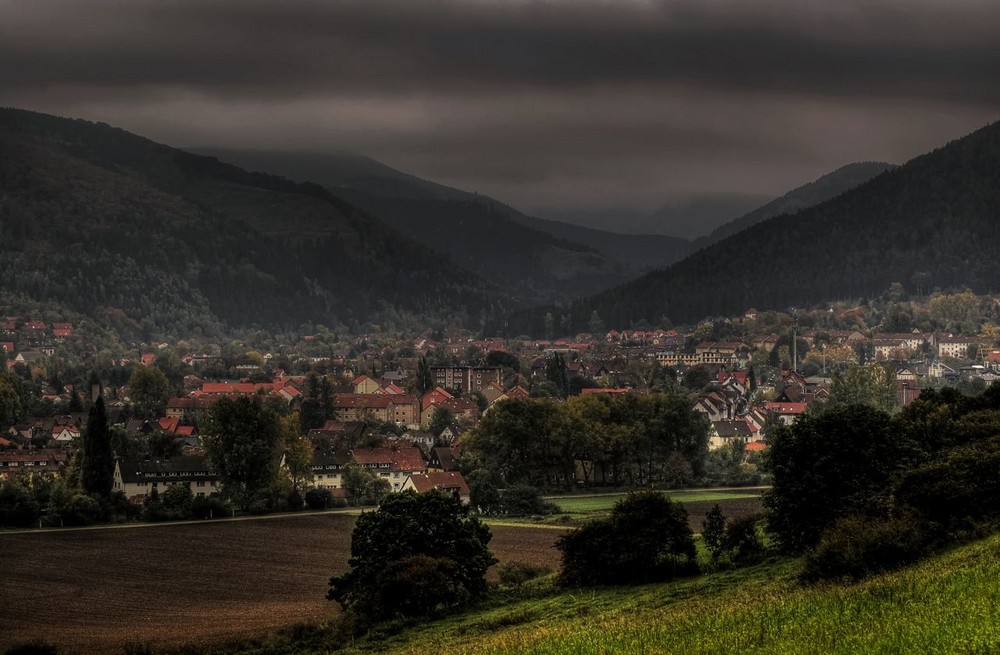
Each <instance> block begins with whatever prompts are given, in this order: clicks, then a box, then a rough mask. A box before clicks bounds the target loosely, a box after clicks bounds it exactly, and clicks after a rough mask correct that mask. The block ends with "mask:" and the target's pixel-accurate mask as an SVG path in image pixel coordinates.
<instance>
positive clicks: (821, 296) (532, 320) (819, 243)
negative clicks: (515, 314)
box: [515, 123, 1000, 333]
mask: <svg viewBox="0 0 1000 655" xmlns="http://www.w3.org/2000/svg"><path fill="white" fill-rule="evenodd" d="M998 228H1000V123H994V124H991V125H989V126H987V127H985V128H982V129H981V130H979V131H977V132H974V133H973V134H970V135H968V136H966V137H964V138H962V139H958V140H956V141H953V142H951V143H949V144H948V145H946V146H944V147H942V148H940V149H938V150H935V151H934V152H931V153H929V154H926V155H923V156H921V157H917V158H916V159H913V160H911V161H910V162H908V163H907V164H905V165H903V166H901V167H899V168H897V169H895V170H892V171H888V172H886V173H883V174H881V175H878V176H877V177H875V178H874V179H872V180H870V181H868V182H866V183H864V184H862V185H861V186H858V187H856V188H855V189H853V190H851V191H848V192H846V193H844V194H841V195H839V196H837V197H836V198H833V199H831V200H829V201H827V202H825V203H822V204H820V205H817V206H815V207H812V208H809V209H805V210H803V211H800V212H798V213H797V214H785V215H782V216H778V217H775V218H772V219H770V220H767V221H765V222H763V223H760V224H758V225H755V226H753V227H751V228H749V229H747V230H745V231H743V232H740V233H738V234H736V235H733V236H731V237H729V238H726V239H724V240H722V241H720V242H719V243H716V244H714V245H711V246H709V247H707V248H704V249H703V250H700V251H699V252H697V253H695V254H693V255H692V256H690V257H688V258H687V259H685V260H683V261H681V262H679V263H677V264H674V265H673V266H670V267H668V268H666V269H663V270H660V271H656V272H653V273H650V274H648V275H645V276H643V277H641V278H639V279H638V280H635V281H633V282H630V283H628V284H625V285H623V286H621V287H618V288H615V289H612V290H609V291H607V292H604V293H601V294H597V295H595V296H592V297H590V298H586V299H583V300H580V301H577V302H574V303H573V304H572V306H571V307H570V308H569V311H570V313H571V316H572V320H573V324H574V326H575V328H576V329H584V327H585V325H586V323H587V322H588V320H589V317H590V316H591V313H592V312H594V311H596V312H597V313H598V314H599V316H600V317H601V318H602V319H604V321H605V322H606V323H607V324H608V325H609V326H614V327H628V326H630V325H633V324H634V323H636V322H638V321H640V320H646V321H649V322H651V323H653V324H657V323H661V322H663V320H664V319H669V320H670V321H673V322H675V323H688V322H693V321H698V320H700V319H702V318H704V317H706V316H719V315H733V314H736V313H739V312H742V311H744V310H745V309H747V308H748V307H750V306H754V307H757V308H759V309H770V308H775V309H783V308H787V307H789V306H802V305H811V304H814V303H820V302H824V301H829V300H835V299H841V298H849V297H855V298H856V297H871V296H873V295H877V294H879V293H881V292H882V291H884V290H885V289H887V288H888V287H889V285H890V284H892V283H893V282H901V283H902V284H903V285H904V286H905V287H906V288H907V289H908V290H909V291H911V292H913V293H927V292H929V291H931V290H933V289H934V288H941V289H953V288H962V287H969V288H971V289H972V290H974V291H978V292H989V291H993V290H996V289H1000V268H998V267H997V266H996V265H995V261H996V259H997V258H998V256H1000V240H998V239H997V238H996V235H997V234H998ZM544 311H548V310H539V311H535V312H532V313H531V315H530V316H526V317H525V319H526V320H522V321H520V323H519V324H518V325H516V327H515V329H518V328H519V329H522V330H529V329H530V330H533V331H534V332H536V333H537V332H540V331H541V329H542V328H541V325H542V324H541V321H542V317H543V316H544ZM564 312H565V310H564Z"/></svg>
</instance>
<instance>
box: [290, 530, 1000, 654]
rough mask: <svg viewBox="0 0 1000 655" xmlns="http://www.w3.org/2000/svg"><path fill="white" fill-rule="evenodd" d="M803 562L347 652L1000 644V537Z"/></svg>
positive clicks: (594, 597)
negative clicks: (848, 561) (831, 571)
mask: <svg viewBox="0 0 1000 655" xmlns="http://www.w3.org/2000/svg"><path fill="white" fill-rule="evenodd" d="M796 570H797V563H796V562H784V563H776V564H767V565H761V566H758V567H755V568H752V569H747V570H743V571H735V572H724V573H716V574H712V575H706V576H704V577H701V578H698V579H694V580H689V581H683V582H679V583H673V584H664V585H650V586H647V587H641V588H638V589H620V588H617V589H604V590H597V591H593V590H586V591H582V590H575V591H571V592H566V593H561V594H556V595H551V596H542V597H538V598H527V599H524V600H519V601H515V602H512V603H510V604H507V605H504V606H500V607H496V608H492V609H488V610H486V611H482V612H477V613H469V614H467V615H464V616H460V617H456V618H452V619H449V620H446V621H442V622H439V623H430V624H425V625H421V626H416V627H414V628H412V629H410V630H408V631H406V632H405V633H403V634H400V635H396V636H393V637H387V638H385V639H382V640H380V641H379V642H377V643H374V644H373V643H369V644H366V645H364V646H361V647H355V648H353V649H347V651H346V652H369V651H370V650H372V649H378V650H379V651H380V652H388V653H428V654H436V653H443V652H447V653H487V654H490V655H501V654H507V653H510V654H512V655H513V654H519V653H535V654H539V655H541V654H552V655H559V654H562V653H683V654H685V655H689V654H697V653H761V654H764V653H768V654H783V653H986V652H994V651H995V649H997V648H1000V622H998V621H997V612H998V610H1000V587H998V586H997V584H996V580H997V579H998V576H1000V537H993V538H991V539H987V540H984V541H981V542H978V543H975V544H972V545H969V546H966V547H963V548H959V549H956V550H954V551H951V552H948V553H946V554H944V555H941V556H939V557H937V558H935V559H933V560H930V561H927V562H925V563H924V564H921V565H919V566H916V567H913V568H910V569H907V570H904V571H900V572H897V573H894V574H890V575H883V576H880V577H877V578H874V579H872V580H869V581H867V582H864V583H860V584H855V585H847V586H826V587H808V588H807V587H801V586H799V585H798V584H797V583H796V582H795V581H794V575H795V572H796ZM383 649H384V651H383ZM303 652H305V651H303Z"/></svg>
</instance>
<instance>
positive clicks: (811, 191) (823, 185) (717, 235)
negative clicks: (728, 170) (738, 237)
mask: <svg viewBox="0 0 1000 655" xmlns="http://www.w3.org/2000/svg"><path fill="white" fill-rule="evenodd" d="M893 168H895V166H894V165H893V164H887V163H885V162H880V161H869V162H855V163H853V164H847V165H846V166H841V167H840V168H838V169H837V170H835V171H833V172H832V173H827V174H826V175H824V176H822V177H820V178H819V179H817V180H815V181H813V182H810V183H808V184H803V185H802V186H800V187H797V188H795V189H792V190H791V191H789V192H788V193H786V194H785V195H783V196H781V197H780V198H775V199H774V200H772V201H771V202H769V203H767V204H766V205H763V206H761V207H758V208H757V209H755V210H753V211H751V212H749V213H747V214H744V215H743V216H740V217H739V218H737V219H735V220H733V221H730V222H729V223H726V224H725V225H721V226H719V227H717V228H715V229H714V230H712V233H711V234H709V235H708V236H705V237H701V238H699V239H695V240H694V242H693V249H692V250H698V249H701V248H704V247H706V246H710V245H712V244H713V243H718V242H719V241H722V240H723V239H725V238H726V237H729V236H732V235H734V234H736V233H737V232H742V231H743V230H745V229H747V228H748V227H753V226H754V225H756V224H757V223H761V222H763V221H766V220H767V219H769V218H773V217H775V216H780V215H781V214H794V213H795V212H798V211H802V210H803V209H806V208H808V207H812V206H814V205H818V204H820V203H822V202H826V201H827V200H829V199H831V198H835V197H836V196H838V195H840V194H841V193H844V192H845V191H849V190H851V189H853V188H854V187H856V186H858V185H860V184H864V183H865V182H867V181H868V180H870V179H872V178H873V177H875V176H876V175H880V174H882V173H884V172H886V171H888V170H892V169H893Z"/></svg>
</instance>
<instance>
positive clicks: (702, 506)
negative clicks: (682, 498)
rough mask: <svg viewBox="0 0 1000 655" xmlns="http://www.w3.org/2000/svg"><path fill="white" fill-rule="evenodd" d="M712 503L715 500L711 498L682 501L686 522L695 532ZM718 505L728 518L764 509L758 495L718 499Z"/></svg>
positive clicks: (698, 530) (700, 526) (697, 530)
mask: <svg viewBox="0 0 1000 655" xmlns="http://www.w3.org/2000/svg"><path fill="white" fill-rule="evenodd" d="M714 505H715V501H711V500H709V501H703V502H702V501H699V502H695V503H684V509H686V510H687V512H688V524H689V525H690V526H691V529H692V530H694V531H695V532H701V528H702V523H703V522H704V521H705V515H706V514H708V512H709V511H711V509H712V507H713V506H714ZM719 507H721V508H722V513H723V514H725V515H726V518H728V519H735V518H740V517H743V516H748V515H750V514H756V513H758V512H761V511H763V509H764V506H763V505H762V504H761V499H760V496H747V497H746V498H739V499H736V498H734V499H732V500H720V501H719Z"/></svg>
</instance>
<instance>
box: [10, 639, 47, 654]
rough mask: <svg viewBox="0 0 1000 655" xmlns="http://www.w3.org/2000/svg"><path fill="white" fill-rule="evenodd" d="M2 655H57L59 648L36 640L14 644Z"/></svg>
mask: <svg viewBox="0 0 1000 655" xmlns="http://www.w3.org/2000/svg"><path fill="white" fill-rule="evenodd" d="M4 655H59V647H58V646H56V645H55V644H50V643H49V642H47V641H41V640H40V639H36V640H35V641H26V642H23V643H19V644H14V645H13V646H10V647H9V648H7V650H5V651H4Z"/></svg>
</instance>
